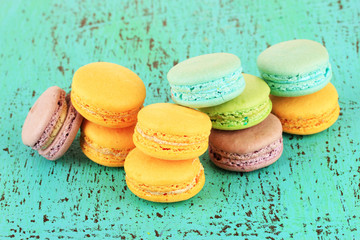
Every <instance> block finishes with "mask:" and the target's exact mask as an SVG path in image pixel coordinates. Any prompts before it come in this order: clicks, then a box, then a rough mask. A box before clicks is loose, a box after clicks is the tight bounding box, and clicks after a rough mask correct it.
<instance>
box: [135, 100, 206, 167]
mask: <svg viewBox="0 0 360 240" xmlns="http://www.w3.org/2000/svg"><path fill="white" fill-rule="evenodd" d="M210 130H211V121H210V118H209V117H208V116H207V115H206V114H205V113H202V112H199V111H197V110H194V109H191V108H187V107H183V106H180V105H176V104H172V103H155V104H151V105H148V106H146V107H144V108H143V109H141V110H140V112H139V114H138V122H137V124H136V127H135V132H134V138H133V139H134V143H135V146H136V147H137V148H139V149H140V150H141V151H143V152H145V153H146V154H148V155H150V156H152V157H156V158H160V159H166V160H182V159H191V158H195V157H199V156H200V155H201V154H203V153H204V152H205V151H206V150H207V148H208V139H209V135H210Z"/></svg>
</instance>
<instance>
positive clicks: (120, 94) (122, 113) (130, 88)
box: [71, 62, 146, 128]
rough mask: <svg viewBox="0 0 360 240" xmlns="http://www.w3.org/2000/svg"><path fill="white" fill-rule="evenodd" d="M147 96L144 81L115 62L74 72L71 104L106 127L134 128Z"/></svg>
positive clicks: (95, 64)
mask: <svg viewBox="0 0 360 240" xmlns="http://www.w3.org/2000/svg"><path fill="white" fill-rule="evenodd" d="M145 95H146V92H145V85H144V83H143V82H142V80H141V79H140V78H139V77H138V76H137V75H136V74H135V73H134V72H132V71H131V70H129V69H127V68H125V67H123V66H120V65H117V64H114V63H107V62H95V63H90V64H87V65H85V66H83V67H81V68H79V69H78V70H77V71H76V72H75V74H74V77H73V81H72V90H71V101H72V103H73V104H74V107H75V108H76V110H78V112H79V113H80V114H81V115H83V116H84V118H86V119H87V120H89V121H92V122H94V123H96V124H98V125H102V126H104V127H111V128H121V127H127V126H131V125H135V123H136V116H137V113H138V112H139V110H140V109H141V107H142V105H143V103H144V100H145Z"/></svg>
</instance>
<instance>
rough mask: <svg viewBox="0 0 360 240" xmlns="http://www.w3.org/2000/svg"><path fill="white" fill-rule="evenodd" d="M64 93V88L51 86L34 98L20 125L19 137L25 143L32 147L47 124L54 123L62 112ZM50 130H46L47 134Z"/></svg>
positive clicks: (64, 102)
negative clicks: (21, 125) (34, 100)
mask: <svg viewBox="0 0 360 240" xmlns="http://www.w3.org/2000/svg"><path fill="white" fill-rule="evenodd" d="M65 95H66V92H65V91H64V90H62V89H61V88H59V87H57V86H53V87H50V88H48V89H47V90H46V91H45V92H44V93H43V94H41V96H40V97H39V98H38V99H37V100H36V102H35V103H34V105H33V106H32V107H31V109H30V111H29V113H28V115H27V117H26V119H25V122H24V125H23V127H22V133H21V138H22V141H23V143H24V144H25V145H27V146H30V147H33V146H34V145H35V144H36V143H37V142H38V141H39V140H40V138H41V137H42V136H43V134H44V132H45V129H46V128H47V127H48V126H49V124H53V125H52V126H54V125H55V122H56V121H57V119H58V117H59V115H60V113H61V112H62V111H61V109H62V107H63V106H65V107H66V101H65ZM52 128H53V127H52ZM51 132H52V129H50V130H49V131H48V133H47V135H50V134H51Z"/></svg>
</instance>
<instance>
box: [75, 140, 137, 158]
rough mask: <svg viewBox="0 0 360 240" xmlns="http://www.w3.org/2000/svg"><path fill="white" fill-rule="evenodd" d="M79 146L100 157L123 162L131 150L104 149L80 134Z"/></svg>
mask: <svg viewBox="0 0 360 240" xmlns="http://www.w3.org/2000/svg"><path fill="white" fill-rule="evenodd" d="M80 141H81V146H83V145H85V146H86V147H88V148H90V149H91V150H92V151H93V152H96V153H98V154H101V155H111V156H113V157H117V158H119V159H123V160H125V158H126V156H127V155H128V153H129V152H130V151H131V150H132V149H122V148H106V147H102V146H100V145H98V144H96V143H94V142H93V141H92V140H91V139H90V138H88V137H87V136H85V135H84V134H81V136H80Z"/></svg>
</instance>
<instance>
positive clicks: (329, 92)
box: [270, 83, 340, 135]
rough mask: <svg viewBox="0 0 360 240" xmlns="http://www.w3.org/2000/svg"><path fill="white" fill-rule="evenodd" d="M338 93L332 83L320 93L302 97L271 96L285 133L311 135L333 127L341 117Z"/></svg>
mask: <svg viewBox="0 0 360 240" xmlns="http://www.w3.org/2000/svg"><path fill="white" fill-rule="evenodd" d="M338 98H339V96H338V93H337V91H336V89H335V87H334V85H332V84H331V83H328V84H327V85H326V86H325V87H324V88H323V89H321V90H320V91H318V92H315V93H312V94H309V95H304V96H300V97H277V96H273V95H270V99H271V101H272V103H273V108H272V112H273V113H274V114H275V115H276V116H277V117H278V118H279V119H280V121H281V124H282V126H283V131H284V132H286V133H291V134H298V135H309V134H314V133H318V132H321V131H323V130H325V129H327V128H329V127H330V126H331V125H333V124H334V123H335V122H336V120H337V119H338V117H339V113H340V107H339V103H338Z"/></svg>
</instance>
